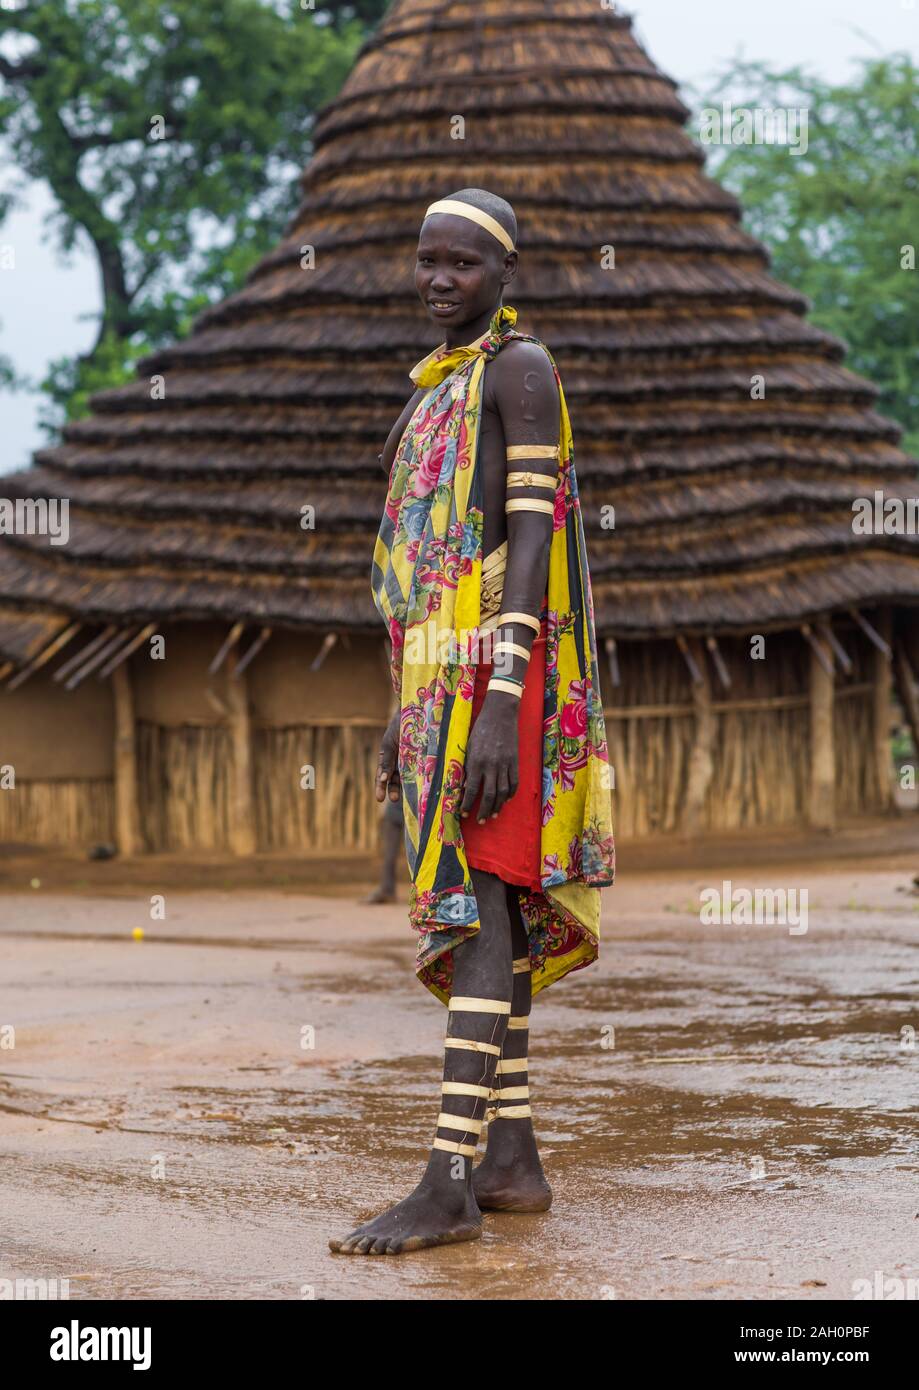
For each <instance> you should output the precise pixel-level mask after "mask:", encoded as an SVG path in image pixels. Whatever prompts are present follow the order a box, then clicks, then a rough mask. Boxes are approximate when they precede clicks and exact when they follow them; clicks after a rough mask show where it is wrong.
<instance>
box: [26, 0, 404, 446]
mask: <svg viewBox="0 0 919 1390" xmlns="http://www.w3.org/2000/svg"><path fill="white" fill-rule="evenodd" d="M384 8H385V4H384V3H383V0H366V2H365V3H357V4H332V5H323V3H322V0H317V6H316V9H315V10H313V9H310V8H309V6H306V5H301V4H300V3H298V0H277V3H276V4H272V3H269V2H268V0H207V3H201V0H0V139H2V141H3V143H4V146H5V151H6V152H7V153H8V154H9V156H10V157H11V162H12V164H13V165H14V166H15V168H16V170H17V180H18V181H17V182H14V183H13V184H12V185H10V186H8V187H7V188H5V189H4V191H3V195H2V197H0V225H2V222H3V220H4V219H5V217H6V216H7V215H8V213H9V211H10V209H11V208H12V207H13V206H14V205H15V201H16V197H17V194H18V192H19V191H20V190H21V189H22V188H23V187H25V186H26V185H27V184H28V183H29V181H32V180H43V181H44V182H45V183H46V184H47V185H48V187H49V188H50V190H51V193H52V195H53V198H54V203H55V208H54V212H53V214H52V215H51V218H50V226H49V228H48V230H49V232H50V234H51V236H52V237H53V238H54V240H55V242H56V245H57V247H58V249H59V250H60V251H61V252H62V253H64V254H67V253H69V252H71V251H73V250H74V248H75V247H77V246H78V245H86V244H89V245H90V246H91V247H92V249H93V252H94V254H95V258H96V261H97V263H98V267H99V277H100V285H101V305H100V312H99V316H98V328H97V333H96V338H95V342H94V343H93V345H92V347H91V349H90V350H89V352H88V353H87V354H86V355H85V356H83V357H82V358H79V359H77V360H76V361H74V360H72V359H60V360H58V361H56V362H54V363H53V364H52V366H51V368H50V370H49V373H48V379H47V381H46V382H44V383H43V386H44V387H45V389H46V390H47V391H48V393H49V395H50V396H51V398H52V400H53V401H54V402H55V405H56V407H57V408H58V413H61V412H63V413H64V414H65V415H67V416H73V415H77V414H82V413H85V411H86V409H87V397H88V394H89V392H90V391H92V390H98V389H100V388H101V387H102V386H105V385H107V384H115V383H118V382H120V381H123V380H125V379H126V378H127V377H128V376H129V375H130V370H131V366H132V364H133V362H134V361H135V360H136V359H137V357H139V356H141V355H142V354H143V353H145V352H147V351H149V350H150V349H151V348H152V347H153V346H156V345H159V344H161V343H163V342H164V341H167V340H168V339H170V338H173V337H175V336H177V335H181V334H182V333H184V332H186V331H187V329H188V327H189V325H190V322H191V320H192V318H193V317H194V315H195V314H196V313H197V312H198V311H199V310H200V309H202V308H203V307H204V306H205V305H206V304H207V303H208V302H210V301H212V300H214V299H216V298H219V297H222V296H223V295H226V294H227V293H229V292H230V291H232V290H233V289H234V288H236V286H237V285H238V284H239V283H240V281H241V280H242V279H243V277H244V275H245V273H246V271H247V270H248V269H249V268H250V266H251V265H252V264H253V263H254V262H255V261H256V260H257V259H258V258H259V256H261V255H263V254H264V252H265V251H266V250H267V249H268V248H269V247H270V246H271V245H272V244H273V243H274V242H275V241H276V240H277V239H278V237H279V235H280V234H281V232H282V231H283V228H284V226H285V224H286V222H287V221H288V220H289V218H290V216H291V214H292V213H293V211H294V210H295V208H296V205H297V200H298V194H297V186H296V180H297V177H298V175H299V172H300V170H301V169H302V167H303V165H304V163H305V162H306V159H307V158H308V155H309V140H310V128H311V125H312V121H313V116H314V112H315V111H316V109H317V107H319V106H320V105H322V103H324V102H326V101H328V100H330V99H331V98H332V97H333V96H334V95H335V93H336V92H337V91H338V89H339V87H340V86H341V83H342V81H343V80H344V77H345V75H346V74H347V72H348V70H349V68H350V67H351V64H352V63H353V61H354V57H355V54H356V52H357V49H358V46H359V44H360V42H361V41H362V39H363V38H364V37H365V35H366V32H367V25H368V24H370V23H372V22H373V21H374V20H375V19H377V18H379V13H380V12H382V10H383V9H384ZM6 377H7V380H9V379H10V372H9V368H8V366H7V372H6ZM46 423H47V422H46Z"/></svg>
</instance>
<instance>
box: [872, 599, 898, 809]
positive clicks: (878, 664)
mask: <svg viewBox="0 0 919 1390" xmlns="http://www.w3.org/2000/svg"><path fill="white" fill-rule="evenodd" d="M877 629H878V632H879V633H880V635H881V636H882V637H883V638H884V641H885V642H886V643H887V645H888V646H890V643H891V639H892V635H893V622H892V618H891V612H890V609H889V608H885V609H883V610H882V612H881V613H880V614H879V617H878V623H877ZM872 677H873V685H874V691H873V698H874V762H875V767H876V769H877V779H878V795H879V800H878V805H879V807H880V809H881V810H882V811H889V810H890V807H891V803H892V801H893V786H892V785H891V768H892V759H891V756H890V723H891V718H892V707H891V698H890V696H891V683H892V681H891V677H892V663H891V659H890V655H889V654H888V653H885V652H882V651H880V650H879V649H878V648H877V647H875V648H873V649H872Z"/></svg>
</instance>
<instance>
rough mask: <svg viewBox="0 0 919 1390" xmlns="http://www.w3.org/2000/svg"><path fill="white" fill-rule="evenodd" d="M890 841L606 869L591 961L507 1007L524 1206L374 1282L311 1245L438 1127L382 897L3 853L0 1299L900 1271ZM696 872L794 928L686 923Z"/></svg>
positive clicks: (384, 1193)
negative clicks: (198, 883)
mask: <svg viewBox="0 0 919 1390" xmlns="http://www.w3.org/2000/svg"><path fill="white" fill-rule="evenodd" d="M872 834H874V832H872ZM916 843H917V837H916V834H915V827H914V826H913V827H912V828H910V827H906V828H904V827H903V826H902V825H900V826H899V827H894V828H893V829H891V830H888V831H886V832H884V833H883V834H881V838H880V843H879V842H878V838H877V835H876V834H874V838H872V837H871V836H870V835H868V834H867V832H866V833H865V834H863V835H862V836H861V838H860V839H859V837H858V836H857V835H856V838H855V840H854V841H852V843H851V844H850V846H849V849H848V850H846V848H845V844H844V843H843V842H842V841H841V842H840V844H841V845H842V849H841V850H839V846H837V851H839V852H838V857H837V853H836V852H835V851H833V850H832V849H831V847H830V846H829V845H827V846H826V847H825V850H824V852H823V854H822V855H817V854H816V853H815V846H811V852H810V853H809V854H805V853H803V852H802V846H801V842H800V841H797V842H788V843H786V845H785V852H784V854H782V853H779V852H778V851H776V852H775V853H773V855H772V858H771V859H768V858H764V857H763V856H762V855H760V856H758V858H757V861H756V862H755V863H754V862H752V856H750V855H749V854H748V855H746V857H745V856H744V855H743V854H739V853H734V854H733V856H731V855H728V854H726V853H725V852H724V850H723V848H722V850H721V851H719V852H712V853H711V854H710V853H709V852H708V851H706V850H703V851H700V852H698V853H697V854H696V856H695V857H696V860H697V863H696V866H695V868H693V867H691V865H692V862H693V854H694V853H695V852H694V851H692V850H691V849H688V850H687V852H686V853H687V856H688V864H689V866H687V860H686V858H684V859H683V860H682V861H680V860H679V856H678V855H676V854H675V855H673V856H671V861H672V862H671V863H670V864H669V866H663V865H660V864H659V865H657V866H653V865H650V864H649V863H648V862H647V856H646V857H645V861H644V862H642V859H641V856H639V855H637V854H636V855H635V856H633V857H632V863H631V864H627V865H624V864H623V862H622V858H620V879H619V882H618V883H617V885H616V886H615V887H614V888H613V889H610V890H607V891H605V892H604V895H603V897H604V919H603V932H604V944H603V948H602V951H601V959H600V962H599V963H598V964H597V965H595V966H593V967H591V968H590V969H589V970H585V971H581V972H579V973H577V974H574V975H572V976H570V977H569V978H568V979H567V980H566V981H564V982H562V983H560V984H559V985H557V986H555V987H553V988H551V989H550V990H548V991H547V992H546V993H544V994H543V995H541V996H540V997H539V998H538V999H537V1000H536V1003H535V1006H534V1015H533V1031H532V1036H531V1050H530V1055H531V1059H532V1060H531V1083H532V1092H533V1104H534V1113H535V1115H536V1117H537V1119H536V1126H537V1133H538V1135H539V1139H540V1143H541V1147H542V1150H543V1154H544V1161H545V1167H546V1171H547V1174H548V1176H549V1179H550V1181H551V1183H552V1186H553V1189H554V1192H555V1202H554V1205H553V1207H552V1210H551V1211H550V1212H549V1213H548V1214H545V1215H540V1216H508V1215H504V1216H501V1215H494V1216H489V1217H487V1218H486V1225H485V1235H484V1238H483V1239H482V1240H481V1241H478V1242H475V1243H472V1244H468V1245H462V1246H454V1247H448V1248H445V1249H441V1250H433V1251H423V1252H419V1253H416V1254H412V1255H408V1256H403V1257H401V1258H399V1259H380V1258H377V1259H372V1258H357V1257H354V1258H347V1257H342V1256H333V1255H331V1254H330V1253H329V1252H328V1250H327V1245H326V1242H327V1240H328V1238H329V1236H330V1235H336V1234H341V1233H343V1232H346V1231H348V1230H350V1229H351V1228H352V1227H353V1226H354V1225H355V1224H357V1221H358V1219H359V1218H360V1217H362V1216H366V1215H369V1214H372V1213H375V1212H377V1211H380V1210H382V1209H383V1208H384V1207H386V1206H387V1205H388V1204H390V1203H391V1202H393V1201H395V1200H397V1199H398V1198H400V1197H401V1196H404V1195H405V1193H406V1192H407V1191H408V1190H409V1189H410V1188H411V1186H412V1185H413V1183H414V1181H415V1180H416V1179H417V1177H418V1175H419V1174H420V1172H421V1170H422V1167H423V1164H424V1158H425V1152H426V1144H427V1142H428V1141H429V1139H430V1138H431V1136H432V1133H433V1131H432V1124H433V1120H434V1116H435V1114H436V1110H437V1100H436V1098H437V1091H438V1083H439V1077H440V1066H441V1058H442V1051H441V1038H442V1036H443V1028H444V1020H445V1014H444V1011H443V1009H442V1007H441V1006H440V1005H439V1004H438V1003H437V1002H436V1001H435V1000H434V999H433V998H432V997H431V996H430V995H428V994H427V992H426V991H425V990H424V989H423V988H422V987H421V986H420V985H418V983H417V982H416V981H415V978H414V974H413V969H412V961H413V940H412V937H411V934H410V931H409V928H408V925H407V920H406V908H405V901H404V900H405V888H404V885H403V886H402V887H401V889H400V893H401V895H402V899H403V901H402V903H401V904H400V905H396V906H384V907H367V906H364V905H361V904H360V903H359V901H358V899H359V896H360V893H361V892H362V891H363V889H364V887H365V885H363V884H358V883H356V882H355V870H354V867H353V866H352V867H351V870H350V872H349V873H348V874H345V875H344V876H339V875H337V874H335V873H330V875H329V881H328V885H326V886H328V887H330V888H331V892H326V893H323V894H321V895H320V894H318V893H316V892H313V893H309V892H307V891H305V890H304V888H303V887H302V886H301V885H300V884H294V885H291V883H290V882H287V883H286V884H280V885H277V884H276V885H274V886H272V884H271V877H272V872H274V871H266V872H265V873H264V874H263V875H262V877H261V879H260V880H259V881H258V884H257V886H246V885H245V882H242V883H240V884H239V885H237V884H236V883H235V882H234V881H233V880H232V878H231V880H230V881H229V882H228V886H226V887H223V888H221V887H220V886H218V882H217V881H215V882H214V883H212V884H211V886H208V887H207V888H205V889H204V890H202V891H198V892H193V891H189V890H188V889H187V888H186V887H184V886H182V883H183V880H182V875H181V874H179V873H177V872H171V871H170V869H169V866H168V865H164V864H162V863H160V864H153V865H151V864H147V865H142V866H141V867H140V868H139V869H137V871H136V873H134V872H130V873H122V874H121V876H120V878H119V876H118V874H114V875H109V877H108V879H107V880H106V878H105V877H104V875H103V876H102V877H101V878H100V879H98V881H96V882H93V881H91V880H89V879H87V878H86V877H85V876H84V877H83V878H81V880H80V882H77V881H76V880H75V878H74V875H78V874H83V872H84V871H83V869H82V867H77V866H74V865H71V870H72V872H71V873H70V877H69V878H68V873H67V871H66V866H65V867H64V869H62V868H61V865H60V864H58V865H54V864H52V863H50V862H45V863H44V864H42V863H41V862H40V861H37V860H36V861H29V860H26V859H8V860H7V861H6V862H5V864H4V882H3V891H2V892H0V1030H3V1029H4V1027H5V1026H6V1027H7V1031H6V1032H3V1031H0V1210H2V1223H0V1278H6V1279H13V1278H16V1277H37V1278H46V1279H63V1278H67V1279H69V1280H70V1296H71V1298H73V1299H81V1298H103V1297H105V1298H108V1297H115V1298H137V1297H155V1298H157V1297H164V1298H170V1297H181V1298H214V1297H217V1298H227V1297H229V1298H240V1299H252V1298H271V1299H290V1298H300V1297H303V1296H314V1297H316V1298H329V1299H341V1298H370V1299H377V1298H380V1299H384V1298H426V1299H447V1298H455V1297H457V1295H458V1293H459V1292H460V1291H461V1293H462V1294H463V1295H466V1296H468V1297H471V1298H483V1299H484V1298H499V1299H504V1298H526V1297H538V1298H547V1297H548V1298H564V1299H582V1298H591V1299H592V1298H603V1297H616V1298H619V1299H634V1298H659V1299H676V1298H692V1299H722V1298H734V1297H741V1298H750V1299H783V1298H799V1297H805V1298H809V1299H813V1300H815V1301H819V1300H822V1299H824V1298H852V1296H853V1283H854V1281H856V1280H860V1279H867V1280H873V1279H874V1277H875V1271H882V1273H883V1275H884V1276H885V1277H888V1278H890V1277H899V1278H902V1279H904V1280H905V1279H916V1278H919V1126H917V1119H919V988H917V986H919V896H916V895H915V894H914V892H913V891H911V889H912V883H911V880H912V877H913V874H915V873H917V872H919V849H917V848H915V846H916ZM853 846H854V848H853ZM779 848H781V847H779ZM881 849H886V851H887V852H886V853H885V854H881V852H880V851H881ZM711 862H714V863H716V864H717V865H718V870H717V871H713V870H712V869H711V868H710V867H709V864H710V863H711ZM680 864H682V866H680ZM105 867H106V866H91V873H92V874H96V873H97V872H98V871H101V870H102V869H103V868H105ZM275 867H276V866H275ZM219 872H220V871H219V870H217V869H215V870H214V874H215V880H216V877H217V875H218V874H219ZM278 872H280V871H278ZM42 874H44V877H42ZM275 876H277V874H275ZM282 876H283V875H282ZM723 877H729V878H730V879H731V881H732V883H733V884H734V886H735V887H736V886H740V885H744V886H749V887H771V888H776V887H786V888H790V887H796V888H801V887H805V886H806V887H807V889H808V894H809V900H808V908H809V912H808V923H807V927H808V929H807V931H806V932H805V933H803V934H797V935H794V934H791V933H789V930H788V927H787V926H781V925H778V924H773V925H771V926H770V925H758V926H738V925H717V926H716V925H702V923H701V922H700V920H699V895H700V890H701V889H702V888H707V887H711V886H713V885H719V884H720V883H721V881H722V878H723ZM33 880H34V882H35V883H37V884H38V885H39V886H36V887H30V886H29V885H30V883H31V882H32V881H33ZM202 881H207V880H206V875H202ZM154 893H159V894H163V895H164V896H165V905H166V917H165V920H162V921H160V920H151V917H150V896H151V894H154ZM137 928H140V929H141V930H142V931H143V933H144V935H143V938H142V939H141V940H136V939H135V938H134V936H133V933H134V931H135V929H137ZM8 1025H12V1026H13V1027H14V1028H15V1039H14V1040H15V1046H14V1047H13V1048H10V1047H9V1046H8V1045H7V1046H3V1045H2V1044H3V1043H6V1044H8V1043H9V1042H10V1040H11V1037H12V1035H11V1034H10V1033H9V1031H8ZM304 1029H313V1030H314V1038H312V1039H311V1036H310V1034H309V1032H307V1033H304V1031H303V1030H304ZM611 1029H612V1030H614V1031H613V1033H611V1032H610V1030H611ZM910 1029H915V1030H916V1034H917V1038H916V1042H915V1046H913V1045H912V1035H911V1033H910V1032H909V1030H910ZM311 1041H313V1042H314V1046H306V1047H304V1046H302V1045H301V1044H302V1043H303V1042H306V1043H307V1044H309V1043H310V1042H311ZM610 1041H612V1042H614V1046H606V1045H604V1044H605V1043H608V1042H610Z"/></svg>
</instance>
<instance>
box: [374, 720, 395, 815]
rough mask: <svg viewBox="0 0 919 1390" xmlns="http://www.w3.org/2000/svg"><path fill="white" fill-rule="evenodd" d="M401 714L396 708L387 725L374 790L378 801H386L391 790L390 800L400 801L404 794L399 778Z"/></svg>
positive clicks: (381, 745)
mask: <svg viewBox="0 0 919 1390" xmlns="http://www.w3.org/2000/svg"><path fill="white" fill-rule="evenodd" d="M399 715H400V711H399V710H396V712H395V714H394V715H393V717H392V719H390V721H389V723H388V724H387V726H386V732H385V734H384V735H383V741H382V743H381V744H380V757H379V761H378V765H377V775H376V783H375V786H374V792H375V794H376V799H377V801H385V800H386V793H387V791H388V792H389V799H390V801H399V800H400V798H401V796H402V783H401V782H400V780H399V723H400V721H399Z"/></svg>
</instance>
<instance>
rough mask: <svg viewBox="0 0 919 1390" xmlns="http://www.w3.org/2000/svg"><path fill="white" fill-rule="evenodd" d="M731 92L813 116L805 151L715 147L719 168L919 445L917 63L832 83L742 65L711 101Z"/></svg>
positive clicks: (754, 224) (797, 72)
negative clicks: (836, 83) (795, 109)
mask: <svg viewBox="0 0 919 1390" xmlns="http://www.w3.org/2000/svg"><path fill="white" fill-rule="evenodd" d="M728 96H730V97H731V99H732V101H733V105H734V107H735V110H736V109H737V108H739V107H746V108H747V109H749V110H752V111H755V110H757V109H760V110H777V109H779V108H788V107H793V108H803V109H804V110H805V111H806V112H807V149H806V151H804V152H802V153H800V154H792V153H791V152H790V150H789V149H788V148H787V147H784V146H782V145H779V144H760V145H756V144H749V145H745V144H737V145H726V144H725V145H723V146H706V152H707V153H709V154H710V155H713V157H712V158H711V159H710V163H709V168H710V172H711V173H712V174H713V175H714V176H715V177H716V178H718V179H719V180H720V181H721V182H722V183H724V184H726V185H727V186H728V187H729V188H730V189H731V190H732V191H733V192H734V193H736V194H737V195H738V197H739V198H740V199H741V200H742V202H743V206H744V212H745V223H746V225H747V226H748V228H749V230H750V231H752V232H753V233H754V235H756V236H758V237H760V238H761V239H762V240H763V241H764V242H765V243H766V245H767V246H768V247H769V250H770V251H771V253H772V257H773V268H774V272H775V274H776V276H777V277H778V278H779V279H781V280H784V281H786V282H787V283H788V284H790V285H792V286H793V287H794V288H795V289H798V290H801V291H802V292H803V293H804V294H806V295H807V296H808V298H809V299H810V300H811V301H812V303H813V312H812V314H811V317H812V319H813V320H814V322H815V323H818V324H820V325H821V326H822V327H824V328H827V329H829V330H830V332H832V333H835V334H837V335H838V336H839V337H840V338H843V339H845V341H846V342H847V343H848V344H849V348H850V355H849V358H848V359H847V362H848V365H849V366H851V367H852V368H853V370H855V371H858V372H861V373H863V374H864V375H865V376H866V377H869V378H870V379H871V380H872V381H873V382H874V383H875V384H876V385H877V386H879V387H880V388H881V395H880V397H879V400H878V409H879V410H881V411H882V412H883V413H884V414H887V415H891V416H893V417H894V418H895V419H896V420H898V421H899V423H900V424H901V425H902V426H903V427H904V430H905V432H906V433H905V438H904V446H905V447H906V448H908V449H909V450H910V451H911V452H913V453H919V255H917V252H919V69H917V68H916V66H915V64H914V63H913V62H912V61H911V59H910V58H909V57H908V56H907V55H905V54H895V55H893V56H892V57H889V58H884V59H880V60H871V61H867V62H862V63H861V64H860V65H859V68H858V75H857V77H856V79H855V80H854V81H852V82H851V83H848V84H843V85H832V84H828V83H825V82H823V81H821V80H820V79H819V78H817V77H815V76H813V75H811V74H808V73H806V72H804V71H802V70H801V69H800V68H792V69H789V70H787V71H783V72H775V71H772V70H770V69H769V68H768V67H766V66H765V65H764V64H761V63H745V62H740V61H738V62H735V63H733V64H732V65H731V66H730V67H729V68H728V69H727V70H726V71H725V72H724V73H722V74H721V75H720V77H719V81H718V85H717V87H716V90H715V91H714V92H713V93H712V95H711V97H710V98H708V99H707V100H706V102H705V103H704V104H705V105H718V106H720V104H721V101H722V99H723V98H726V97H728ZM723 138H726V137H724V135H723ZM910 248H912V250H910ZM910 267H912V268H910Z"/></svg>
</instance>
